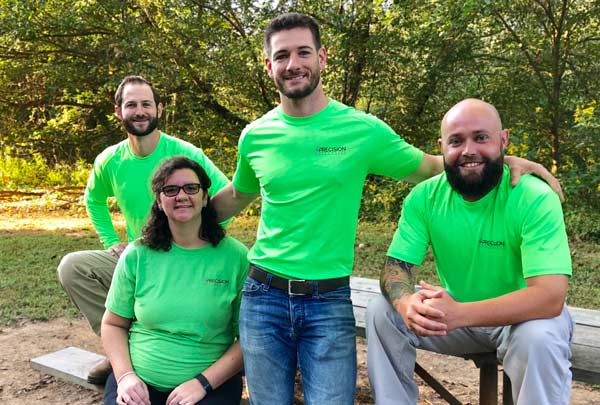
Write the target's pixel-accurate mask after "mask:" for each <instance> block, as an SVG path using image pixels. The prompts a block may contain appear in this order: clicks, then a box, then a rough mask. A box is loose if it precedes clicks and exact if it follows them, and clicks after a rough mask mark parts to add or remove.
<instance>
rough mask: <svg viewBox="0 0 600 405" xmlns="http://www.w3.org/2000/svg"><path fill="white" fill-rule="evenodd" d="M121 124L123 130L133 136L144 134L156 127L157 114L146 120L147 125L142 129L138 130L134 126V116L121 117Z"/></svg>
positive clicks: (149, 132)
mask: <svg viewBox="0 0 600 405" xmlns="http://www.w3.org/2000/svg"><path fill="white" fill-rule="evenodd" d="M123 126H124V127H125V130H126V131H127V132H128V133H130V134H131V135H135V136H146V135H149V134H151V133H152V131H154V130H155V129H156V128H157V127H158V114H157V115H156V116H155V117H151V118H150V120H149V121H148V127H146V129H144V130H139V129H137V128H136V127H135V120H134V118H127V119H123Z"/></svg>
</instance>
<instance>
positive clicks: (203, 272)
mask: <svg viewBox="0 0 600 405" xmlns="http://www.w3.org/2000/svg"><path fill="white" fill-rule="evenodd" d="M247 253H248V249H246V247H245V246H244V245H243V244H242V243H240V242H239V241H237V240H235V239H233V238H230V237H225V239H223V240H222V241H221V243H220V244H219V245H218V246H217V247H216V248H215V247H213V246H212V245H208V246H204V247H202V248H198V249H184V248H182V247H179V246H177V245H175V244H173V245H172V248H171V250H170V251H168V252H165V251H159V250H152V249H150V248H148V247H147V246H145V245H142V244H140V243H138V242H136V243H130V244H129V246H128V247H127V249H126V250H125V252H124V253H123V254H122V255H121V257H120V258H119V262H118V263H117V268H116V270H115V275H114V277H113V280H112V284H111V286H110V290H109V292H108V297H107V299H106V308H107V309H108V310H109V311H111V312H113V313H115V314H117V315H119V316H122V317H124V318H129V319H133V322H132V324H131V329H130V330H129V353H130V356H131V362H132V364H133V368H134V370H135V372H136V373H137V374H138V375H139V376H140V378H141V379H142V380H144V381H145V382H147V383H148V384H151V385H153V386H155V387H157V388H158V389H161V390H165V391H167V390H170V389H173V388H174V387H176V386H177V385H179V384H181V383H183V382H185V381H187V380H189V379H191V378H193V377H194V376H196V375H198V374H199V373H201V372H202V371H204V370H205V369H206V368H207V367H209V366H210V365H212V364H213V363H214V362H215V361H217V360H218V359H219V358H220V357H221V356H222V355H223V353H225V351H227V349H228V348H229V347H230V346H231V344H232V343H233V342H234V339H235V337H236V336H238V319H239V306H240V299H241V290H242V287H243V284H244V280H245V278H246V276H247V273H248V260H247V258H246V255H247Z"/></svg>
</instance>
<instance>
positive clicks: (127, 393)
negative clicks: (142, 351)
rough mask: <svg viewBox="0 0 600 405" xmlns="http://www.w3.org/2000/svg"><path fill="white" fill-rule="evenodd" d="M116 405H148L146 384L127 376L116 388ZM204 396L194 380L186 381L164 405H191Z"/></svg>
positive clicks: (202, 390) (202, 389)
mask: <svg viewBox="0 0 600 405" xmlns="http://www.w3.org/2000/svg"><path fill="white" fill-rule="evenodd" d="M117 394H118V395H117V404H119V405H125V404H127V405H150V395H149V393H148V387H147V386H146V384H145V383H144V382H143V381H142V380H141V379H140V378H139V377H138V376H137V375H135V374H131V375H128V376H127V377H125V378H124V379H123V381H121V383H120V384H119V386H118V388H117ZM205 396H206V390H205V389H204V387H202V384H200V382H199V381H198V380H196V379H195V378H192V379H191V380H188V381H186V382H184V383H182V384H180V385H178V386H177V387H175V389H174V390H173V391H172V392H171V394H170V395H169V397H168V398H167V402H166V405H193V404H195V403H197V402H198V401H200V400H201V399H203V398H204V397H205Z"/></svg>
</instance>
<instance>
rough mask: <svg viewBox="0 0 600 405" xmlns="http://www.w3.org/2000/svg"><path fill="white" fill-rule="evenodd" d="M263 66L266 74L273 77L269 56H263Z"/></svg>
mask: <svg viewBox="0 0 600 405" xmlns="http://www.w3.org/2000/svg"><path fill="white" fill-rule="evenodd" d="M265 67H266V68H267V74H268V75H269V77H270V78H271V79H272V78H273V64H272V63H271V60H270V59H269V58H265Z"/></svg>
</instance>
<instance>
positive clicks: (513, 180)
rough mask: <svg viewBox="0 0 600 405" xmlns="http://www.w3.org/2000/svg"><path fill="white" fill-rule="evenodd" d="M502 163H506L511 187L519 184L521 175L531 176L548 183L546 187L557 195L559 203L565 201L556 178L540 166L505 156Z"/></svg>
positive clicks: (525, 160)
mask: <svg viewBox="0 0 600 405" xmlns="http://www.w3.org/2000/svg"><path fill="white" fill-rule="evenodd" d="M504 163H506V164H507V165H508V168H509V169H510V184H511V185H512V186H513V187H514V186H516V185H517V184H518V183H519V180H521V176H522V175H524V174H533V175H535V176H537V177H539V178H540V179H542V180H544V181H545V182H546V183H548V185H549V186H550V187H552V190H554V191H555V192H556V193H557V194H558V196H559V197H560V200H561V201H564V200H565V196H564V194H563V191H562V188H561V187H560V183H559V182H558V180H557V179H556V177H554V176H553V175H552V173H550V172H549V171H548V170H547V169H546V168H545V167H544V166H542V165H541V164H539V163H536V162H532V161H530V160H527V159H523V158H520V157H516V156H505V157H504Z"/></svg>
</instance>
